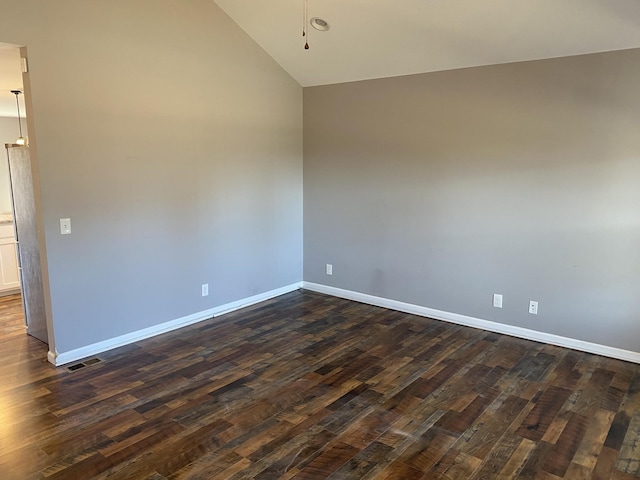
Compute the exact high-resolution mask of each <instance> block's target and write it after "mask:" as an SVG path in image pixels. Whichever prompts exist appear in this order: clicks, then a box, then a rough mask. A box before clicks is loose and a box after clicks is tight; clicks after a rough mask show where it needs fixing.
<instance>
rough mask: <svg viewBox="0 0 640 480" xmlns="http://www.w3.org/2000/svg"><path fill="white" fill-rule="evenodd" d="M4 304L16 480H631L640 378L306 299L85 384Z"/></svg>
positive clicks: (94, 369) (416, 320)
mask: <svg viewBox="0 0 640 480" xmlns="http://www.w3.org/2000/svg"><path fill="white" fill-rule="evenodd" d="M19 309H20V304H19V297H17V300H16V298H15V297H7V298H4V299H0V314H1V316H2V318H3V319H9V320H11V318H13V319H14V320H15V321H16V322H18V323H15V322H14V324H11V322H10V321H8V322H7V321H4V320H3V321H2V322H1V323H0V327H1V329H0V354H1V355H2V362H1V364H0V365H1V366H0V369H1V374H2V382H1V383H0V479H3V480H5V479H9V480H10V479H19V480H32V479H34V480H35V479H51V480H58V479H64V480H69V479H82V480H85V479H90V478H98V479H107V478H108V479H150V480H151V479H153V480H161V479H250V478H252V479H259V480H265V479H296V480H298V479H325V478H326V479H378V480H382V479H403V480H407V479H431V478H433V479H436V478H443V479H490V478H504V479H508V478H522V479H533V478H537V479H547V480H550V479H558V478H568V479H583V478H584V479H586V478H594V479H630V478H638V477H639V476H640V366H638V365H634V364H630V363H626V362H622V361H618V360H612V359H607V358H603V357H599V356H596V355H590V354H585V353H580V352H576V351H572V350H566V349H562V348H558V347H553V346H549V345H543V344H539V343H535V342H531V341H526V340H520V339H515V338H511V337H507V336H502V335H497V334H492V333H488V332H484V331H481V330H476V329H471V328H466V327H460V326H456V325H451V324H447V323H443V322H438V321H435V320H429V319H425V318H420V317H415V316H412V315H406V314H402V313H398V312H393V311H390V310H385V309H382V308H377V307H372V306H367V305H362V304H359V303H354V302H350V301H347V300H341V299H337V298H332V297H328V296H324V295H320V294H316V293H311V292H304V291H300V292H293V293H290V294H287V295H284V296H282V297H279V298H277V299H274V300H271V301H268V302H265V303H262V304H259V305H256V306H253V307H251V308H248V309H244V310H241V311H237V312H234V313H232V314H229V315H226V316H224V317H220V318H217V319H215V320H210V321H206V322H202V323H200V324H197V325H194V326H191V327H188V328H184V329H182V330H179V331H175V332H171V333H168V334H165V335H162V336H160V337H155V338H153V339H149V340H145V341H141V342H139V343H137V344H135V345H130V346H127V347H123V348H120V349H117V350H114V351H111V352H109V353H107V354H104V355H102V356H101V358H102V360H103V361H102V362H101V363H98V364H95V365H92V366H88V367H85V368H82V369H79V370H76V371H74V372H69V371H67V370H66V369H62V368H55V367H53V366H51V365H50V364H48V363H47V362H46V361H45V354H46V347H45V346H44V345H43V344H41V343H40V342H38V341H37V340H34V339H32V338H29V337H28V336H27V335H25V334H24V329H23V328H22V330H20V329H19V328H18V326H21V324H20V323H19V322H21V319H20V310H19Z"/></svg>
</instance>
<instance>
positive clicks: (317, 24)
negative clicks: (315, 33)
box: [302, 0, 329, 50]
mask: <svg viewBox="0 0 640 480" xmlns="http://www.w3.org/2000/svg"><path fill="white" fill-rule="evenodd" d="M309 24H311V26H312V27H313V28H315V29H316V30H319V31H320V32H326V31H327V30H329V22H327V21H326V20H324V19H322V18H320V17H313V18H312V19H311V21H310V22H309V0H302V36H303V37H304V39H305V41H304V49H305V50H309V30H308V29H307V26H308V25H309Z"/></svg>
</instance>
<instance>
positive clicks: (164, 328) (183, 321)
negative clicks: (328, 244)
mask: <svg viewBox="0 0 640 480" xmlns="http://www.w3.org/2000/svg"><path fill="white" fill-rule="evenodd" d="M301 287H302V283H293V284H291V285H287V286H286V287H282V288H277V289H275V290H270V291H268V292H264V293H260V294H258V295H254V296H252V297H247V298H243V299H241V300H237V301H235V302H230V303H226V304H224V305H220V306H218V307H214V308H211V309H208V310H204V311H202V312H197V313H194V314H191V315H187V316H185V317H181V318H177V319H175V320H170V321H168V322H165V323H161V324H159V325H154V326H152V327H148V328H144V329H142V330H137V331H135V332H131V333H127V334H125V335H120V336H118V337H114V338H110V339H109V340H104V341H102V342H97V343H93V344H91V345H86V346H84V347H80V348H76V349H74V350H69V351H67V352H51V351H50V352H49V353H48V354H47V360H49V362H51V363H53V364H54V365H55V366H57V367H58V366H60V365H65V364H67V363H71V362H75V361H77V360H81V359H83V358H87V357H90V356H92V355H98V354H100V353H103V352H106V351H107V350H112V349H114V348H118V347H122V346H124V345H129V344H130V343H134V342H137V341H140V340H144V339H146V338H151V337H155V336H156V335H161V334H163V333H167V332H170V331H172V330H177V329H178V328H182V327H186V326H188V325H193V324H194V323H198V322H201V321H203V320H209V319H211V318H215V317H219V316H221V315H224V314H226V313H231V312H233V311H235V310H239V309H241V308H245V307H249V306H251V305H254V304H256V303H260V302H264V301H265V300H270V299H272V298H275V297H279V296H280V295H284V294H285V293H289V292H293V291H294V290H297V289H299V288H301Z"/></svg>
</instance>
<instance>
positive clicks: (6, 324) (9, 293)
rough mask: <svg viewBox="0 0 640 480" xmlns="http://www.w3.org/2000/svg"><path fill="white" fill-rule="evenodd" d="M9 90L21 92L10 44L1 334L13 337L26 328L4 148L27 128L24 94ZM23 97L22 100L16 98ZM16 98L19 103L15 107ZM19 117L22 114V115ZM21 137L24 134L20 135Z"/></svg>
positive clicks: (2, 171)
mask: <svg viewBox="0 0 640 480" xmlns="http://www.w3.org/2000/svg"><path fill="white" fill-rule="evenodd" d="M12 90H19V91H22V90H23V84H22V70H21V68H20V49H19V48H18V47H16V46H13V45H7V44H0V147H2V148H1V150H2V151H1V152H0V154H1V155H2V158H0V327H1V330H0V333H1V334H2V335H3V336H4V335H11V334H15V332H18V331H22V333H24V331H25V328H26V321H25V318H24V313H23V311H22V309H21V308H20V309H16V305H17V304H18V303H19V302H21V287H20V273H19V268H18V265H19V261H18V245H17V241H16V234H15V225H14V218H13V205H12V200H11V183H10V180H9V163H8V161H7V154H6V152H5V148H4V145H5V144H6V143H15V141H16V139H17V138H18V137H19V136H20V126H22V125H24V127H25V128H26V121H25V120H26V119H25V118H21V119H20V121H18V113H17V111H18V109H17V106H18V105H19V106H20V112H21V114H24V112H25V105H24V95H19V96H18V98H17V97H16V96H15V95H14V94H13V93H11V91H12ZM19 97H22V98H19ZM16 99H17V100H18V102H20V103H21V105H20V104H18V105H17V104H16ZM21 116H22V115H21ZM23 135H24V133H23Z"/></svg>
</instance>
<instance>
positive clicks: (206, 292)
mask: <svg viewBox="0 0 640 480" xmlns="http://www.w3.org/2000/svg"><path fill="white" fill-rule="evenodd" d="M207 295H209V284H208V283H203V284H202V296H203V297H206V296H207Z"/></svg>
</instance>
